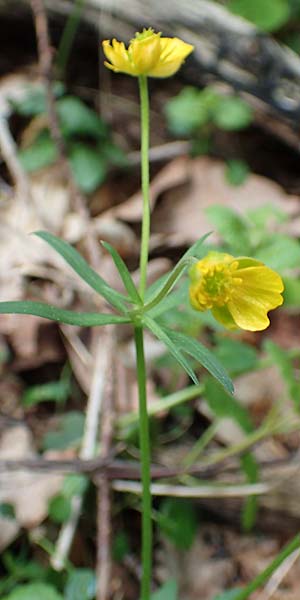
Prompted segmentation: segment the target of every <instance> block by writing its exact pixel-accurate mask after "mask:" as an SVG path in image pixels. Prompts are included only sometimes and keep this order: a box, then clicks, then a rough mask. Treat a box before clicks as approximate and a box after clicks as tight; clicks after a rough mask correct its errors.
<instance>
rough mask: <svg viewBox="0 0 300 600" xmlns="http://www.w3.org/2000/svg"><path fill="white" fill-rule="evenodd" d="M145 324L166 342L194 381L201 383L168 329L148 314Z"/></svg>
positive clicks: (145, 317)
mask: <svg viewBox="0 0 300 600" xmlns="http://www.w3.org/2000/svg"><path fill="white" fill-rule="evenodd" d="M144 324H145V325H146V327H147V328H148V329H150V331H152V333H153V334H154V335H155V336H156V337H157V338H158V339H159V340H161V341H162V342H163V343H164V344H165V346H166V347H167V349H168V350H169V352H170V353H171V354H172V356H174V358H175V359H176V360H177V362H178V363H179V364H180V366H181V367H182V368H183V369H184V370H185V371H186V373H187V374H188V375H189V376H190V378H191V379H192V381H193V382H194V383H195V384H196V385H199V381H198V379H197V375H196V373H195V372H194V371H193V369H192V367H191V366H190V364H189V362H188V361H187V360H186V358H185V357H184V356H183V354H182V353H181V351H180V350H179V349H178V347H177V345H176V344H174V342H173V341H172V340H171V338H170V337H169V335H168V333H167V332H166V330H165V329H162V328H161V327H160V325H158V323H156V321H154V320H153V319H151V317H149V316H148V315H145V316H144Z"/></svg>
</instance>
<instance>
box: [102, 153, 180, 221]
mask: <svg viewBox="0 0 300 600" xmlns="http://www.w3.org/2000/svg"><path fill="white" fill-rule="evenodd" d="M188 165H189V159H187V158H180V159H176V160H173V161H172V162H170V163H168V165H167V166H166V167H164V168H163V169H162V170H161V171H160V172H159V173H158V175H156V177H154V178H153V180H152V181H151V186H150V205H151V209H153V208H154V206H155V204H156V201H157V199H158V196H159V195H160V194H162V193H163V192H165V191H166V190H169V189H173V188H174V187H175V186H179V185H183V184H184V183H186V182H187V181H188V179H189V172H188ZM142 214H143V201H142V194H141V192H140V191H139V192H137V193H136V194H134V195H133V196H131V198H129V200H127V201H126V202H123V203H122V204H120V205H119V206H116V207H114V208H111V209H110V210H108V211H107V212H106V213H105V215H106V216H107V215H110V216H113V217H117V218H118V219H123V220H124V221H129V222H130V223H132V222H136V221H140V220H141V219H142Z"/></svg>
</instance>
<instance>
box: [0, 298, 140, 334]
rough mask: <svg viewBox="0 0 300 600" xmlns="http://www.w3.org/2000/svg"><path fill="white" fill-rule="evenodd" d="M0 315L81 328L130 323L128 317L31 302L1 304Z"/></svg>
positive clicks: (16, 301)
mask: <svg viewBox="0 0 300 600" xmlns="http://www.w3.org/2000/svg"><path fill="white" fill-rule="evenodd" d="M0 314H19V315H34V316H36V317H44V318H45V319H49V320H50V321H57V322H58V323H66V324H67V325H79V326H80V327H94V326H96V325H98V326H100V325H113V324H116V323H129V322H130V321H129V319H127V318H126V317H119V316H118V315H103V314H101V313H80V312H73V311H72V310H64V309H62V308H56V306H51V305H50V304H45V303H43V302H32V301H31V300H24V301H23V302H22V301H20V302H19V301H18V300H14V301H12V302H0Z"/></svg>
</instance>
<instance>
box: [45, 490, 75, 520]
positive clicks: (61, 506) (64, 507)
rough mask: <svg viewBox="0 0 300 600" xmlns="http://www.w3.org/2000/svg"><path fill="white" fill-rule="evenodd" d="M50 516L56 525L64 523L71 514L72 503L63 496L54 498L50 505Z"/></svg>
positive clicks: (58, 495)
mask: <svg viewBox="0 0 300 600" xmlns="http://www.w3.org/2000/svg"><path fill="white" fill-rule="evenodd" d="M48 514H49V517H50V519H52V521H54V523H64V522H65V521H67V519H68V518H69V516H70V514H71V502H70V500H69V499H68V498H65V497H64V496H62V495H61V494H57V495H56V496H53V498H51V500H50V501H49V504H48Z"/></svg>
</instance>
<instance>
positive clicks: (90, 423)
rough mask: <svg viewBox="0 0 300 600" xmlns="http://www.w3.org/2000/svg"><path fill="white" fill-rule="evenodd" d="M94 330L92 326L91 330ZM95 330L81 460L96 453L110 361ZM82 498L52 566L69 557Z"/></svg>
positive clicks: (60, 539)
mask: <svg viewBox="0 0 300 600" xmlns="http://www.w3.org/2000/svg"><path fill="white" fill-rule="evenodd" d="M96 331H97V330H96V329H94V332H96ZM107 331H108V332H109V329H107ZM97 334H98V336H99V338H98V342H97V348H96V353H95V362H94V372H93V378H92V383H91V391H90V395H89V398H88V404H87V411H86V421H85V431H84V435H83V441H82V447H81V451H80V458H81V459H83V460H88V459H90V458H93V457H94V456H95V453H96V447H97V437H98V427H99V417H100V411H101V405H102V401H103V394H104V390H105V384H106V377H107V372H108V369H109V364H110V361H111V355H110V348H109V345H107V344H106V343H105V341H106V340H105V336H106V335H107V333H106V332H105V329H104V328H103V330H101V332H100V334H99V330H98V331H97ZM82 501H83V496H82V495H77V496H74V498H73V503H72V510H71V516H70V518H69V519H68V521H66V522H65V523H64V525H63V527H62V529H61V531H60V534H59V537H58V540H57V544H56V549H55V552H54V554H53V556H52V559H51V562H52V566H53V568H54V569H56V570H57V571H60V570H62V569H63V568H64V566H65V562H66V559H67V557H68V554H69V551H70V548H71V544H72V541H73V537H74V533H75V530H76V527H77V523H78V520H79V517H80V514H81V508H82Z"/></svg>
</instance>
